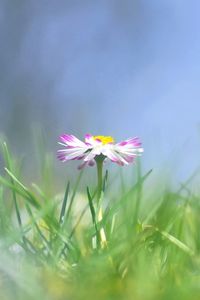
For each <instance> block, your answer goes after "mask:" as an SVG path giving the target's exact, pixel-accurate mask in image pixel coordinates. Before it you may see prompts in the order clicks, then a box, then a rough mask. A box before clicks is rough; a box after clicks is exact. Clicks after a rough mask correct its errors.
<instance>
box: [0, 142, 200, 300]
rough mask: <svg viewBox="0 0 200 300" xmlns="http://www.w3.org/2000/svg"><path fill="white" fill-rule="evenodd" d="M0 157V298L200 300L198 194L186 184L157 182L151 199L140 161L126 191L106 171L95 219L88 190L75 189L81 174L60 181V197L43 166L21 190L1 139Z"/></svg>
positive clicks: (15, 167) (92, 189) (123, 182)
mask: <svg viewBox="0 0 200 300" xmlns="http://www.w3.org/2000/svg"><path fill="white" fill-rule="evenodd" d="M1 154H2V156H3V157H4V165H5V169H4V174H3V175H2V176H0V299H1V300H4V299H5V300H12V299H15V300H18V299H19V300H29V299H33V300H34V299H37V300H38V299H42V300H47V299H48V300H62V299H63V300H68V299H69V300H71V299H73V300H76V299H77V300H78V299H96V300H98V299H101V300H102V299H108V300H112V299H115V300H116V299H125V300H129V299H136V300H156V299H159V300H160V299H163V300H164V299H170V300H172V299H175V300H179V299H180V300H185V299H188V300H196V299H197V300H199V299H200V284H199V283H200V255H199V252H200V231H199V228H200V197H199V195H196V194H193V192H192V191H191V190H190V189H189V183H190V181H191V180H192V178H190V179H189V180H188V181H187V182H185V183H182V184H181V186H180V188H178V189H177V190H175V189H173V190H171V189H170V188H166V189H165V190H164V191H163V192H161V193H158V192H157V190H158V188H159V184H160V183H159V182H157V183H155V184H154V186H153V188H151V190H153V193H152V192H151V193H150V192H149V189H148V184H147V183H148V180H149V179H150V178H151V170H150V171H147V172H146V173H144V174H142V172H141V169H140V164H139V162H138V164H137V166H135V170H136V172H135V173H136V174H135V176H134V178H133V180H132V182H133V183H132V185H131V186H129V184H128V183H126V180H125V179H126V178H125V177H123V176H122V175H121V181H120V180H118V181H117V183H116V184H115V183H113V184H111V180H110V178H109V176H108V172H106V173H105V174H104V180H103V192H102V195H101V201H102V207H103V215H102V216H101V218H99V217H98V216H97V203H96V200H95V199H96V198H95V197H96V194H97V192H98V191H97V189H96V186H95V185H94V184H90V182H88V183H87V185H88V186H87V185H84V184H82V186H84V189H83V192H80V184H81V181H82V180H83V179H84V182H87V178H86V176H85V173H84V171H83V172H80V171H77V181H76V182H75V183H72V182H71V180H70V178H66V189H65V190H64V188H65V187H63V190H62V191H61V192H59V194H58V193H57V192H56V190H57V188H56V183H54V182H53V181H51V180H50V179H49V177H50V176H49V174H47V173H48V172H51V173H53V170H51V169H50V168H46V167H45V166H44V169H43V171H42V172H41V173H42V174H43V178H41V184H40V185H38V184H36V183H34V184H27V183H26V185H25V184H24V182H26V180H25V179H26V178H24V179H23V178H22V175H21V172H20V169H21V168H20V166H19V165H18V164H17V163H16V161H15V159H14V158H13V157H12V156H11V154H10V152H9V150H8V147H7V145H6V143H2V152H1ZM41 160H42V157H41ZM43 161H45V157H44V158H43ZM45 170H48V172H47V171H45ZM90 172H95V170H94V169H90ZM119 177H120V176H119ZM54 184H55V186H54ZM48 187H49V189H48ZM49 190H51V191H52V192H51V193H49ZM54 190H55V192H54ZM102 230H103V234H104V235H105V238H106V243H103V244H102V243H101V237H102Z"/></svg>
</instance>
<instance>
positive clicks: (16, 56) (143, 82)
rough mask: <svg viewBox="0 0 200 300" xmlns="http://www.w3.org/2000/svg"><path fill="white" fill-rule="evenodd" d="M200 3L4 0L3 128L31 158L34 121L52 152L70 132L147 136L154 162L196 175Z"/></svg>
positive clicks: (0, 53)
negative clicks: (63, 134) (59, 137)
mask: <svg viewBox="0 0 200 300" xmlns="http://www.w3.org/2000/svg"><path fill="white" fill-rule="evenodd" d="M199 11H200V2H199V1H197V0H196V1H195V0H190V1H187V0H182V1H181V0H162V1H160V0H151V1H147V0H146V1H145V0H123V1H121V0H110V1H107V0H102V1H94V0H85V1H81V0H60V1H55V0H52V1H47V0H43V1H35V0H0V131H1V134H4V135H5V136H6V137H7V139H8V141H9V144H10V145H11V147H12V150H13V151H14V152H15V153H17V154H18V153H19V154H20V155H21V154H23V155H25V156H26V157H28V159H29V162H30V164H31V159H30V153H32V152H31V151H32V147H33V129H34V128H42V130H43V132H44V133H45V139H46V141H47V147H48V149H49V150H51V151H53V152H56V149H57V148H58V146H57V140H58V136H59V135H60V134H62V133H71V134H75V135H77V136H78V137H80V138H81V137H82V136H83V135H84V134H85V133H91V134H94V135H100V134H101V135H112V136H114V137H115V139H116V140H117V141H118V140H121V139H124V138H127V137H132V136H135V135H138V136H139V137H141V139H142V141H143V146H144V148H145V153H144V156H143V159H142V161H143V165H144V169H145V170H147V169H149V168H153V169H154V170H155V173H156V172H157V173H158V174H159V172H163V170H166V172H169V174H170V176H171V177H173V178H176V179H177V180H184V179H186V178H188V177H189V176H190V175H191V174H192V172H193V170H194V169H196V167H197V166H198V165H199V163H200V156H199V148H200V131H199V129H200V127H199V124H200V123H199V121H200V82H199V78H200V30H199V29H200V18H199ZM56 164H57V165H59V164H60V163H59V162H57V161H56ZM59 166H60V165H59ZM62 168H64V166H63V165H62Z"/></svg>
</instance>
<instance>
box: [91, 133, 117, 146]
mask: <svg viewBox="0 0 200 300" xmlns="http://www.w3.org/2000/svg"><path fill="white" fill-rule="evenodd" d="M93 139H94V140H99V141H101V142H102V144H103V145H106V144H110V143H114V139H113V137H112V136H104V135H94V136H93Z"/></svg>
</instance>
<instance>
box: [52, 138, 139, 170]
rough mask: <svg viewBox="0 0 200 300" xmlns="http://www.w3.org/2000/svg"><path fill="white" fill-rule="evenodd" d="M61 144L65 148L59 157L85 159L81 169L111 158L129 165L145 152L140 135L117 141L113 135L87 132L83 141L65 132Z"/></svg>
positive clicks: (58, 153)
mask: <svg viewBox="0 0 200 300" xmlns="http://www.w3.org/2000/svg"><path fill="white" fill-rule="evenodd" d="M59 144H60V145H62V146H63V147H64V148H63V149H60V150H58V152H57V157H58V159H59V160H61V161H63V162H66V161H69V160H83V163H82V164H81V165H80V166H79V169H81V168H83V167H85V166H93V165H94V164H95V161H98V160H102V161H104V160H105V159H110V160H111V161H112V162H114V163H117V164H118V165H120V166H124V165H129V164H131V163H133V162H134V160H135V158H136V156H140V155H141V154H142V152H143V148H142V145H141V142H140V140H139V138H138V137H134V138H129V139H126V140H124V141H122V142H120V143H115V141H114V139H113V137H111V136H102V135H97V136H93V135H91V134H86V135H85V140H84V141H81V140H79V139H78V138H77V137H75V136H74V135H70V134H63V135H61V136H60V142H59Z"/></svg>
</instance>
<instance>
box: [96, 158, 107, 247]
mask: <svg viewBox="0 0 200 300" xmlns="http://www.w3.org/2000/svg"><path fill="white" fill-rule="evenodd" d="M103 161H104V157H101V156H99V157H97V158H96V164H97V180H98V185H97V221H98V222H101V221H102V219H103V209H102V205H101V202H102V189H103ZM99 235H100V242H101V247H102V248H104V247H105V246H107V240H106V234H105V231H104V228H103V227H101V228H100V230H99Z"/></svg>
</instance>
